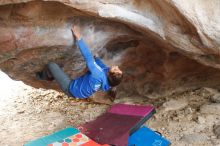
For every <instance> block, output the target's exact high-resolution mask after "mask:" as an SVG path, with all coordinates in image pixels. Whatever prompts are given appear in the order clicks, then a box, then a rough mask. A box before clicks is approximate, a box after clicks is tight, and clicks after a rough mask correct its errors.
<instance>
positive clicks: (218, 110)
mask: <svg viewBox="0 0 220 146" xmlns="http://www.w3.org/2000/svg"><path fill="white" fill-rule="evenodd" d="M200 112H201V113H203V114H215V115H220V103H212V104H206V105H203V106H201V107H200Z"/></svg>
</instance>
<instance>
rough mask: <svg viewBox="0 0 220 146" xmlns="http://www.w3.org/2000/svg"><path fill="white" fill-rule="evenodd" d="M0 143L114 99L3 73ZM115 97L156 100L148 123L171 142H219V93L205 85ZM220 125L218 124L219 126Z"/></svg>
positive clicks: (14, 145) (75, 120) (93, 112)
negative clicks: (88, 98)
mask: <svg viewBox="0 0 220 146" xmlns="http://www.w3.org/2000/svg"><path fill="white" fill-rule="evenodd" d="M0 75H1V76H0V89H1V93H0V104H1V105H0V145H1V146H20V145H23V144H24V143H26V142H28V141H30V140H34V139H36V138H39V137H41V136H44V135H47V134H50V133H52V132H54V131H57V130H60V129H63V128H65V127H68V126H78V125H80V124H82V123H84V122H87V121H91V120H93V119H95V118H96V117H97V116H99V115H100V114H102V113H104V112H105V110H106V109H107V108H108V107H109V105H104V104H95V103H91V102H85V101H83V102H82V101H79V100H74V99H72V98H68V97H67V96H65V95H64V94H63V93H60V92H57V91H54V90H45V89H35V88H32V87H30V86H27V85H24V84H23V83H22V82H19V81H16V82H15V81H12V80H9V78H8V77H7V76H6V75H5V74H3V73H0ZM115 103H130V104H142V105H148V104H153V105H154V106H155V107H156V111H157V112H156V114H155V115H154V116H153V117H152V118H151V119H150V120H149V121H148V122H147V123H146V125H147V126H148V127H150V128H151V129H153V130H157V131H159V132H161V133H162V134H163V135H164V136H165V137H166V138H167V139H168V140H170V141H171V143H172V146H220V139H219V138H220V93H218V91H217V90H214V89H210V88H205V87H204V88H201V89H197V90H192V91H187V92H184V93H179V94H174V95H171V96H168V97H163V98H159V99H147V98H142V97H138V96H134V97H120V98H118V99H116V100H115ZM216 129H218V130H216Z"/></svg>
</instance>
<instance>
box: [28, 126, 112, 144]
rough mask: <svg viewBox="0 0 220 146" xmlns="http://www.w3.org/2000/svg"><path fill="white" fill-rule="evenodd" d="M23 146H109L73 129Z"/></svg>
mask: <svg viewBox="0 0 220 146" xmlns="http://www.w3.org/2000/svg"><path fill="white" fill-rule="evenodd" d="M24 146H109V145H100V144H98V143H96V142H95V141H93V140H91V139H90V138H89V137H87V136H86V135H84V134H82V133H81V132H80V131H79V130H78V129H76V128H74V127H68V128H66V129H63V130H60V131H57V132H55V133H53V134H51V135H47V136H44V137H41V138H39V139H36V140H34V141H30V142H28V143H26V144H25V145H24Z"/></svg>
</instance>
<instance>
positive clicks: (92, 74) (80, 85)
mask: <svg viewBox="0 0 220 146" xmlns="http://www.w3.org/2000/svg"><path fill="white" fill-rule="evenodd" d="M71 30H72V34H73V38H75V39H76V44H77V46H78V47H79V49H80V52H81V54H82V56H83V57H84V59H85V61H86V65H87V68H88V71H87V73H86V74H84V75H83V76H80V77H78V78H76V79H73V80H72V79H70V78H69V77H68V76H67V75H66V74H65V73H64V72H63V70H62V69H61V68H60V67H59V66H58V65H57V64H56V63H53V62H51V63H49V64H47V65H46V66H45V68H44V69H43V71H41V72H37V74H36V75H37V77H38V78H39V79H44V80H53V79H55V80H56V81H57V83H58V84H59V86H60V87H61V89H62V91H63V92H65V93H66V94H67V95H68V96H72V97H75V98H89V97H91V96H92V95H93V94H94V93H95V92H96V91H98V90H102V91H106V92H108V94H109V98H110V100H111V101H114V99H115V97H116V86H117V85H119V84H120V82H121V81H122V78H123V73H122V71H121V70H120V69H119V67H118V66H111V67H110V68H109V67H107V66H106V65H105V64H104V63H103V62H102V61H101V59H100V58H99V57H97V56H94V57H93V56H92V54H91V52H90V50H89V49H88V47H87V46H86V44H85V42H84V41H83V39H82V38H81V35H80V32H79V31H78V29H77V28H76V27H74V26H73V27H72V29H71Z"/></svg>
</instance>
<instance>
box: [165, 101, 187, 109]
mask: <svg viewBox="0 0 220 146" xmlns="http://www.w3.org/2000/svg"><path fill="white" fill-rule="evenodd" d="M187 105H188V102H187V101H185V100H170V101H168V102H165V103H164V104H163V107H164V108H165V111H173V110H180V109H183V108H184V107H186V106H187Z"/></svg>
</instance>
